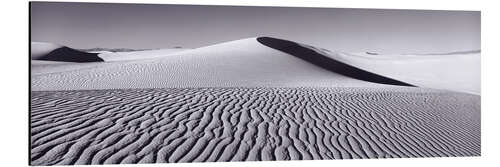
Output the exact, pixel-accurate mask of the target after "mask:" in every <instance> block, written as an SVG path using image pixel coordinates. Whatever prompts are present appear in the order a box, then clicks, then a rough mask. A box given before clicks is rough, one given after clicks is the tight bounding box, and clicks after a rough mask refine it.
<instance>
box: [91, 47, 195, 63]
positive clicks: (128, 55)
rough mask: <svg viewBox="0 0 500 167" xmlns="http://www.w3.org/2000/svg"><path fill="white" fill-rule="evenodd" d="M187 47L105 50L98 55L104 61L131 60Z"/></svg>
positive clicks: (159, 56) (159, 55)
mask: <svg viewBox="0 0 500 167" xmlns="http://www.w3.org/2000/svg"><path fill="white" fill-rule="evenodd" d="M185 50H189V49H181V48H179V49H153V50H142V51H129V52H109V51H108V52H106V51H101V52H100V53H99V55H98V56H99V57H100V58H102V59H103V60H104V61H131V60H141V59H152V58H161V57H163V56H168V55H169V54H171V53H174V52H180V51H185Z"/></svg>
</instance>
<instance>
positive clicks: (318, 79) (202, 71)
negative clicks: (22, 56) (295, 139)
mask: <svg viewBox="0 0 500 167" xmlns="http://www.w3.org/2000/svg"><path fill="white" fill-rule="evenodd" d="M89 66H91V68H89ZM32 70H33V74H34V75H32V90H36V91H39V90H89V89H122V88H172V87H339V86H347V87H367V86H368V87H384V86H390V85H385V84H377V83H372V82H365V81H361V80H358V79H355V78H351V77H348V76H344V75H341V74H338V73H334V72H331V71H328V70H326V69H324V68H322V67H319V66H316V65H314V64H311V63H309V62H307V61H304V60H302V59H299V58H297V57H294V56H291V55H289V54H287V53H284V52H281V51H279V50H276V49H273V48H270V47H267V46H264V45H262V44H261V43H259V42H258V41H257V40H256V38H248V39H243V40H237V41H231V42H226V43H221V44H217V45H212V46H207V47H202V48H198V49H192V50H186V51H180V52H174V53H171V54H169V55H168V56H163V57H161V58H156V59H144V60H136V61H115V62H105V63H92V64H91V65H88V64H87V63H83V64H82V63H79V64H73V65H70V66H58V67H52V68H50V70H45V71H44V69H40V70H41V71H43V72H35V70H37V69H32Z"/></svg>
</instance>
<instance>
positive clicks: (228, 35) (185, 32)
mask: <svg viewBox="0 0 500 167" xmlns="http://www.w3.org/2000/svg"><path fill="white" fill-rule="evenodd" d="M480 17H481V16H480V12H478V11H430V10H425V11H424V10H383V9H341V8H278V7H234V6H190V5H165V4H158V5H151V4H102V3H100V4H98V3H54V2H51V3H47V2H32V4H31V40H32V41H40V42H51V43H57V44H62V45H66V46H69V47H73V48H94V47H106V48H134V49H140V48H170V47H174V46H182V47H187V48H196V47H202V46H206V45H211V44H216V43H220V42H225V41H231V40H236V39H241V38H248V37H257V36H271V37H277V38H283V39H288V40H292V41H297V42H302V43H305V44H309V45H313V46H318V47H323V48H326V49H330V50H339V51H348V52H363V51H371V52H382V53H438V52H452V51H465V50H479V49H480V40H481V39H480V32H481V27H480V26H481V25H480V24H481V19H480Z"/></svg>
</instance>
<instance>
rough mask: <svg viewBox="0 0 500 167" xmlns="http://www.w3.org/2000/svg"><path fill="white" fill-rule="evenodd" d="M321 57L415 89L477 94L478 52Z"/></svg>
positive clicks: (342, 54) (343, 54)
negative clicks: (403, 83) (412, 86)
mask: <svg viewBox="0 0 500 167" xmlns="http://www.w3.org/2000/svg"><path fill="white" fill-rule="evenodd" d="M327 53H328V52H327ZM325 55H328V56H330V57H331V58H333V59H336V60H339V61H342V62H344V63H347V64H350V65H353V66H355V67H358V68H361V69H364V70H367V71H370V72H373V73H376V74H379V75H383V76H387V77H390V78H393V79H396V80H399V81H403V82H406V83H410V84H412V85H415V86H419V87H424V88H434V89H444V90H451V91H458V92H466V93H472V94H480V92H481V89H480V88H481V67H480V66H481V57H480V52H473V53H456V54H445V55H436V54H434V55H433V54H428V55H370V54H349V53H342V52H335V53H332V52H329V53H328V54H325Z"/></svg>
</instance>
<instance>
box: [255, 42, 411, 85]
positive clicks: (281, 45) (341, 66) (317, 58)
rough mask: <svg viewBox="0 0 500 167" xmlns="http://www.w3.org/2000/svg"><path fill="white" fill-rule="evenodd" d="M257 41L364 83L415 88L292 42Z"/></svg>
mask: <svg viewBox="0 0 500 167" xmlns="http://www.w3.org/2000/svg"><path fill="white" fill-rule="evenodd" d="M257 41H259V42H260V43H262V44H263V45H266V46H268V47H271V48H274V49H277V50H280V51H283V52H285V53H288V54H290V55H292V56H296V57H298V58H300V59H303V60H305V61H307V62H310V63H312V64H315V65H317V66H320V67H322V68H325V69H328V70H330V71H332V72H335V73H338V74H341V75H345V76H348V77H351V78H355V79H359V80H363V81H369V82H375V83H381V84H390V85H399V86H413V85H411V84H408V83H405V82H401V81H398V80H395V79H392V78H388V77H385V76H381V75H378V74H375V73H372V72H369V71H366V70H363V69H360V68H356V67H354V66H351V65H349V64H345V63H342V62H340V61H337V60H335V59H333V58H330V57H328V56H325V55H323V54H320V53H318V52H316V51H314V50H312V49H308V48H306V47H304V46H301V45H300V44H298V43H295V42H292V41H287V40H283V39H277V38H271V37H259V38H257Z"/></svg>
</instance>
